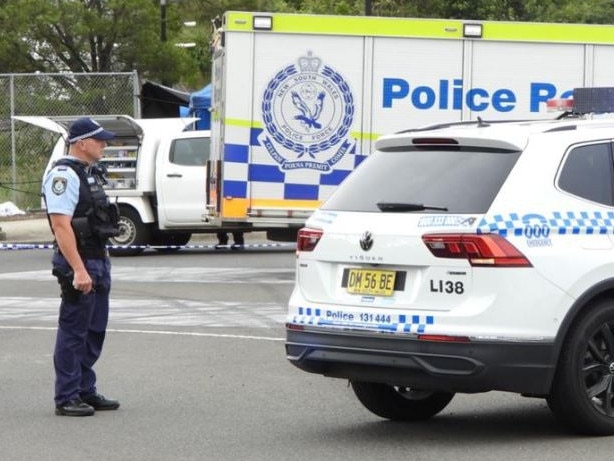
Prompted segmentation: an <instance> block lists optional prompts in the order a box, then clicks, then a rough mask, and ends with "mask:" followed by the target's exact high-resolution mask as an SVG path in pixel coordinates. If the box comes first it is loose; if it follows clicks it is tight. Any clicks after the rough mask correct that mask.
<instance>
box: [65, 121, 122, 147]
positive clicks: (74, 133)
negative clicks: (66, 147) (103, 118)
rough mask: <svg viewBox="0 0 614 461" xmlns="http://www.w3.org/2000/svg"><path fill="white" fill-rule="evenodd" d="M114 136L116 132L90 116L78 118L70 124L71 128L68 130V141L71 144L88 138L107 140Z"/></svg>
mask: <svg viewBox="0 0 614 461" xmlns="http://www.w3.org/2000/svg"><path fill="white" fill-rule="evenodd" d="M114 137H115V133H113V132H112V131H107V130H105V129H104V128H103V127H101V126H100V124H99V123H98V122H96V121H94V120H92V119H91V118H89V117H81V118H78V119H77V120H75V121H74V122H73V123H72V125H70V130H69V131H68V142H69V143H70V144H72V143H75V142H77V141H80V140H82V139H87V138H94V139H100V140H103V141H107V140H109V139H113V138H114Z"/></svg>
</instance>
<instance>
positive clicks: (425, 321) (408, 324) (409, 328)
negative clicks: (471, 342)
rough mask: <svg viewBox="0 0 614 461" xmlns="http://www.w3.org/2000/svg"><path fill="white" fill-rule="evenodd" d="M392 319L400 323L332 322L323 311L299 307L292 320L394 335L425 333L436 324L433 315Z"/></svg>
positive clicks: (299, 322) (305, 323)
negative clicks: (324, 315) (385, 332)
mask: <svg viewBox="0 0 614 461" xmlns="http://www.w3.org/2000/svg"><path fill="white" fill-rule="evenodd" d="M391 317H392V318H398V322H391V323H366V322H357V321H353V322H348V321H344V320H330V319H327V318H325V317H323V316H322V309H319V308H311V307H299V308H298V315H294V316H292V317H291V318H290V321H291V323H293V324H297V325H313V326H330V327H348V328H358V329H365V330H373V329H376V330H379V331H387V332H392V333H424V332H425V331H426V328H427V327H428V326H429V325H433V324H434V323H435V317H433V316H432V315H404V314H400V315H394V316H391Z"/></svg>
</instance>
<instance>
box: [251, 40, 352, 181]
mask: <svg viewBox="0 0 614 461" xmlns="http://www.w3.org/2000/svg"><path fill="white" fill-rule="evenodd" d="M262 118H263V121H264V125H265V129H266V133H268V134H264V135H263V137H262V139H261V142H262V144H263V145H264V146H265V147H266V149H267V151H268V152H269V154H270V155H271V157H273V159H274V160H275V161H276V162H277V163H279V165H280V167H281V168H282V169H283V170H295V169H299V168H307V169H313V170H319V171H321V172H329V171H331V169H332V166H333V165H335V163H337V162H338V161H339V160H341V158H342V157H343V156H344V155H345V154H346V153H347V152H348V151H349V150H351V148H352V147H353V142H352V141H350V140H349V139H348V138H347V134H348V131H349V130H350V127H351V126H352V121H353V119H354V98H353V96H352V92H351V91H350V87H349V86H348V84H347V83H346V81H345V80H344V79H343V77H342V76H341V75H340V74H339V73H337V72H335V70H333V69H332V68H331V67H329V66H327V65H323V63H322V60H321V59H320V58H318V57H316V56H313V55H312V53H311V52H308V53H307V56H302V57H300V58H299V59H298V61H297V64H292V65H290V66H287V67H285V68H284V69H282V70H281V71H279V72H278V73H277V74H276V75H275V77H273V79H271V81H270V82H269V84H268V85H267V88H266V90H265V92H264V96H263V98H262Z"/></svg>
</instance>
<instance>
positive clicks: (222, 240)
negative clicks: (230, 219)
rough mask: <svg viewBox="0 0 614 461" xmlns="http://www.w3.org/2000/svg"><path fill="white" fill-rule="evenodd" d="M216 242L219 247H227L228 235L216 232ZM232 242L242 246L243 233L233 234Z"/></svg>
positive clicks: (243, 242)
mask: <svg viewBox="0 0 614 461" xmlns="http://www.w3.org/2000/svg"><path fill="white" fill-rule="evenodd" d="M217 240H218V243H219V244H220V245H228V234H227V233H226V232H218V233H217ZM232 240H233V242H234V243H235V244H236V245H244V244H245V240H244V238H243V232H233V233H232Z"/></svg>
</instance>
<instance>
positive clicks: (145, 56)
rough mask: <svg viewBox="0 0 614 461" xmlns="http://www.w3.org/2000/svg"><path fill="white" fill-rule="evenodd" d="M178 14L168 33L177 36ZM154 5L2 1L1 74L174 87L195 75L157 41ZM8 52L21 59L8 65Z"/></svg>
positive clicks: (138, 1) (101, 0)
mask: <svg viewBox="0 0 614 461" xmlns="http://www.w3.org/2000/svg"><path fill="white" fill-rule="evenodd" d="M175 17H176V14H174V15H172V14H171V15H170V19H171V20H169V24H168V27H169V29H170V31H171V32H175V30H174V29H173V28H176V27H177V26H176V24H178V21H177V20H175ZM159 25H160V19H159V8H158V3H157V1H156V2H153V1H152V0H6V1H5V2H4V3H3V5H2V7H1V10H0V27H2V29H3V30H4V32H5V33H4V36H3V39H2V40H1V41H0V62H2V63H3V64H5V66H4V71H5V72H23V71H26V72H32V71H40V72H66V71H72V72H124V71H132V70H137V71H138V72H139V74H140V75H142V76H143V77H145V78H151V79H160V80H165V81H170V82H176V81H178V80H179V79H180V77H181V76H182V75H184V74H186V73H188V72H194V71H196V66H195V64H194V63H193V61H192V60H191V59H189V58H188V57H187V56H186V55H185V54H184V53H182V52H181V51H180V50H179V49H177V48H176V47H174V46H173V44H172V43H170V42H162V41H161V40H160V35H159V30H160V26H159ZM11 51H17V52H18V53H19V59H18V60H16V61H13V62H12V61H11V60H10V59H8V57H9V56H10V55H8V54H5V53H9V52H11Z"/></svg>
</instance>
